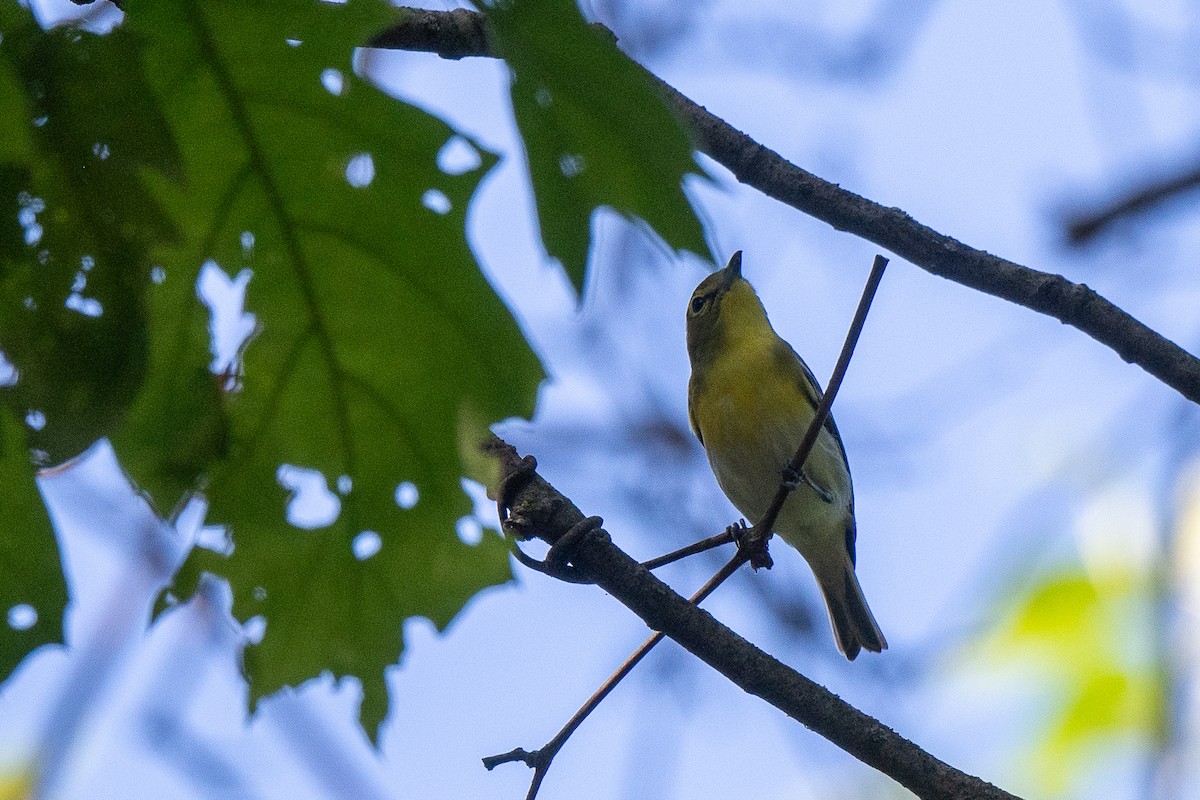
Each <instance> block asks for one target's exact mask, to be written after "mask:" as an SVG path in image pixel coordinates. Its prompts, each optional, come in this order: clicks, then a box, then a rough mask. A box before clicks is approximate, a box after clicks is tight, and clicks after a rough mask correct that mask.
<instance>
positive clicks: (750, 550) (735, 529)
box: [726, 519, 775, 569]
mask: <svg viewBox="0 0 1200 800" xmlns="http://www.w3.org/2000/svg"><path fill="white" fill-rule="evenodd" d="M726 531H727V532H728V533H729V535H730V536H732V537H733V542H734V544H736V545H737V549H738V552H739V553H742V554H744V555H745V556H746V560H747V561H749V562H750V566H751V567H753V568H754V569H762V568H763V567H765V568H767V569H770V568H771V567H773V566H774V565H775V562H774V561H773V560H771V553H770V552H769V551H768V550H767V539H768V538H770V536H769V535H768V536H764V535H762V534H760V533H759V532H758V528H757V527H753V528H751V527H748V526H747V525H746V520H744V519H740V520H738V521H737V522H735V523H734V524H732V525H730V526H729V527H728V528H727V529H726Z"/></svg>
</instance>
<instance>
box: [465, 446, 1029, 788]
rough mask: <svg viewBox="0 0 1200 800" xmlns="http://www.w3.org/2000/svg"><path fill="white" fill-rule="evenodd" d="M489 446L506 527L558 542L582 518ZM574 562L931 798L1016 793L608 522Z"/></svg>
mask: <svg viewBox="0 0 1200 800" xmlns="http://www.w3.org/2000/svg"><path fill="white" fill-rule="evenodd" d="M487 450H488V452H489V453H490V454H492V455H493V456H495V457H496V458H497V459H498V461H499V464H500V476H501V477H500V480H501V484H506V483H507V482H509V481H511V480H513V478H512V477H510V476H514V475H515V476H517V479H516V483H515V484H514V487H513V488H512V490H511V493H510V494H509V496H508V503H509V508H510V509H511V510H510V512H509V514H508V518H507V520H506V521H505V523H504V525H505V529H506V530H507V531H508V532H509V533H511V534H513V535H515V536H517V537H519V538H532V537H537V538H539V539H542V540H543V541H546V542H548V543H550V544H551V545H553V544H554V543H555V542H557V541H558V539H559V538H560V537H561V536H563V535H564V534H565V533H566V531H568V530H570V529H571V528H572V527H574V526H575V525H577V524H578V523H579V522H580V521H581V520H583V519H584V516H583V513H582V512H580V510H579V509H578V508H576V507H575V504H574V503H572V502H571V501H570V500H569V499H567V498H566V497H564V496H563V495H561V494H559V492H558V491H557V490H555V489H554V487H553V486H551V485H550V484H549V483H547V482H546V481H545V480H544V479H543V478H542V477H541V476H540V475H538V474H537V473H536V472H535V471H532V470H531V469H530V463H531V462H527V461H525V460H524V459H522V458H521V457H520V456H518V455H517V451H516V450H515V449H514V448H513V447H512V446H511V445H509V444H507V443H505V442H502V441H500V440H499V439H493V440H492V441H491V442H490V443H489V444H488V445H487ZM570 559H571V563H572V564H573V565H574V566H575V567H577V568H578V569H580V570H583V571H584V572H585V573H586V574H587V575H588V577H590V578H591V579H592V580H594V581H595V582H596V584H597V585H598V586H600V588H602V589H604V590H605V591H606V592H608V593H609V594H611V595H612V596H613V597H615V598H616V599H617V600H619V601H621V603H623V604H624V605H625V606H627V607H628V608H629V609H630V610H632V611H633V612H634V613H635V614H637V615H638V616H639V617H641V618H642V619H643V620H644V621H645V622H646V624H647V625H648V626H649V627H650V628H651V629H652V630H655V631H661V632H663V633H665V634H666V635H667V636H670V637H671V638H672V639H674V640H675V641H676V642H678V643H679V644H681V645H682V646H683V647H684V648H686V649H687V650H688V651H689V652H691V653H692V654H693V655H695V656H696V657H697V658H699V659H700V660H701V661H703V662H705V663H706V664H708V665H709V666H711V667H712V668H713V669H715V670H717V671H718V672H720V673H721V674H722V675H724V676H725V677H726V678H728V679H729V680H730V681H732V682H733V683H735V684H736V685H737V686H739V687H741V688H742V689H743V690H744V691H746V692H749V693H750V694H753V695H755V696H757V697H761V698H762V699H763V700H766V701H767V702H768V703H770V704H771V705H773V706H775V707H776V708H778V709H779V710H781V711H783V712H784V713H785V714H787V715H788V716H789V717H791V718H792V719H795V720H796V721H797V722H800V723H801V724H803V725H804V726H806V727H808V728H809V729H811V730H813V731H815V732H816V733H818V734H820V735H821V736H824V737H825V738H826V739H828V740H829V741H831V742H833V743H834V744H836V745H837V746H838V747H840V748H842V749H843V750H845V751H846V752H847V753H849V754H850V755H852V756H854V757H855V758H857V759H859V760H860V761H862V762H863V763H865V764H868V765H870V766H872V767H874V768H875V769H877V770H879V771H880V772H883V773H884V774H885V775H888V776H889V777H891V778H892V779H894V780H895V781H897V782H898V783H900V784H901V785H902V786H904V787H905V788H907V789H908V790H909V791H911V792H913V793H914V794H916V795H917V796H918V797H920V798H924V799H925V800H968V798H970V800H1017V799H1016V798H1015V797H1014V795H1011V794H1009V793H1008V792H1005V791H1003V790H1002V789H999V788H997V787H995V786H993V785H992V784H990V783H987V782H986V781H983V780H981V779H979V778H976V777H973V776H971V775H967V774H966V773H964V772H961V771H960V770H957V769H955V768H954V767H952V766H950V765H949V764H947V763H945V762H944V761H941V760H939V759H937V758H935V757H934V756H932V755H930V754H929V753H927V752H925V751H924V750H922V749H921V748H920V747H918V746H917V745H915V744H913V743H912V742H910V741H909V740H907V739H905V738H904V737H902V736H900V735H899V734H898V733H896V732H895V731H893V730H892V729H891V728H889V727H887V726H886V725H884V724H883V723H881V722H879V721H878V720H876V719H874V718H873V717H870V716H868V715H867V714H864V713H863V712H861V711H859V710H858V709H856V708H854V707H853V706H851V705H850V704H849V703H846V702H845V701H844V700H842V699H841V698H839V697H838V696H837V695H835V694H833V693H832V692H830V691H829V690H828V689H825V688H824V687H822V686H820V685H818V684H816V683H814V682H812V681H810V680H809V679H808V678H805V677H804V676H803V675H801V674H800V673H798V672H796V671H795V670H793V669H792V668H791V667H788V666H787V665H785V664H783V663H781V662H780V661H777V660H776V659H775V658H773V657H771V656H770V655H768V654H767V653H765V652H763V651H762V650H760V649H759V648H757V647H755V646H754V645H753V644H751V643H750V642H748V641H746V640H745V639H743V638H742V637H741V636H739V635H738V634H736V633H734V632H733V631H732V630H730V629H729V628H727V627H725V626H724V625H722V624H721V623H720V622H718V621H717V620H716V619H714V618H713V617H712V615H710V614H709V613H708V612H707V611H705V610H703V609H701V608H699V607H697V606H695V605H692V604H691V603H689V602H688V601H687V600H686V599H684V598H683V597H681V596H680V595H678V594H676V593H675V592H674V591H673V590H672V589H671V587H669V586H667V585H666V584H665V583H663V582H662V581H660V580H659V579H658V578H656V577H654V575H652V574H651V573H650V571H649V570H647V569H645V568H644V567H642V566H641V565H640V564H638V563H637V562H636V561H634V560H633V559H632V558H630V557H629V556H628V555H626V554H625V553H624V552H623V551H621V550H620V549H619V548H617V547H616V546H615V545H614V544H613V543H612V540H611V539H610V538H609V535H608V534H607V533H606V532H605V531H603V530H602V529H600V528H594V529H592V530H591V532H590V533H588V534H587V535H585V536H583V537H581V538H580V540H579V541H578V542H577V543H576V544H575V545H574V547H573V548H572V550H571V553H570Z"/></svg>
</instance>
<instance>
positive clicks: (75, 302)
mask: <svg viewBox="0 0 1200 800" xmlns="http://www.w3.org/2000/svg"><path fill="white" fill-rule="evenodd" d="M64 305H66V307H67V308H69V309H71V310H72V311H78V312H79V313H80V314H83V315H84V316H85V317H93V318H94V317H99V316H101V315H102V314H104V306H103V305H102V304H101V303H100V301H99V300H97V299H96V298H94V297H84V296H83V295H81V294H79V292H73V293H71V294H69V295H67V301H66V303H65V304H64Z"/></svg>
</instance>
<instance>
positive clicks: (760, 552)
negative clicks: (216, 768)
mask: <svg viewBox="0 0 1200 800" xmlns="http://www.w3.org/2000/svg"><path fill="white" fill-rule="evenodd" d="M887 263H888V260H887V259H886V258H884V257H883V256H881V255H877V256H875V261H874V263H873V264H872V265H871V274H870V275H869V276H868V277H867V282H866V285H865V286H864V287H863V293H862V297H861V298H860V299H859V301H858V309H857V310H856V311H855V312H854V319H853V320H852V321H851V323H850V329H849V330H848V331H847V332H846V340H845V342H843V343H842V352H841V354H840V355H839V356H838V360H837V364H836V365H835V366H834V368H833V375H832V376H830V378H829V384H828V387H827V388H826V391H825V394H824V396H822V398H821V402H820V403H818V404H817V410H816V413H815V414H814V415H813V418H812V421H811V422H809V424H808V430H806V431H805V433H804V438H803V439H801V440H800V446H799V447H798V448H797V449H796V454H795V455H794V456H792V460H791V462H789V466H790V467H791V469H792V471H793V472H795V473H799V472H800V470H801V469H803V468H804V462H805V461H806V460H807V459H808V455H809V453H811V452H812V449H813V446H814V445H815V444H816V442H817V437H818V436H819V435H820V433H821V428H822V427H823V426H824V425H825V420H826V419H828V417H829V412H830V410H831V409H832V408H833V400H834V398H835V397H837V393H838V389H839V388H841V385H842V379H843V378H844V377H845V375H846V370H847V369H848V368H849V366H850V359H851V357H852V356H853V355H854V348H855V346H857V344H858V338H859V336H860V335H861V334H862V329H863V325H864V324H865V323H866V320H867V312H868V311H870V309H871V302H872V301H873V300H874V299H875V291H876V290H877V289H878V288H879V282H880V281H881V280H882V279H883V272H884V270H885V269H886V268H887ZM794 488H795V485H794V484H789V483H788V482H787V481H785V480H782V479H781V480H780V482H779V489H778V490H777V491H776V493H775V499H774V501H773V502H772V503H771V505H770V507H769V508H768V509H767V513H766V514H765V515H764V516H763V518H762V520H761V521H760V523H759V524H758V525H755V526H754V528H753V529H752V530H751V532H750V534H751V535H749V536H745V537H742V538H741V540H740V546H739V547H738V551H737V553H736V554H735V555H734V557H733V558H731V559H730V560H729V562H728V563H726V564H725V566H723V567H721V569H720V570H719V571H718V572H717V574H715V575H713V576H712V578H710V579H709V580H708V582H707V583H705V584H704V586H702V587H701V588H700V590H699V591H697V592H696V593H695V594H694V595H692V597H691V598H690V599H689V600H688V602H689V603H691V604H692V605H699V604H700V603H701V602H703V601H704V599H705V598H707V597H708V596H709V595H710V594H712V593H713V592H714V591H716V589H717V587H719V586H720V585H721V584H722V583H724V582H725V581H726V580H728V578H729V576H731V575H733V573H735V572H737V570H738V568H739V567H741V566H742V565H743V564H745V563H746V562H748V561H749V562H751V563H752V564H754V565H755V566H760V565H761V566H769V565H770V557H769V556H768V555H767V554H766V544H767V539H769V538H770V535H771V534H770V531H771V527H772V526H773V525H774V524H775V518H776V517H777V516H778V515H779V510H780V509H781V508H782V507H783V503H784V501H785V500H786V499H787V497H788V495H789V494H790V493H791V491H792V490H793V489H794ZM577 529H578V525H576V526H573V528H572V530H577ZM755 531H764V533H760V534H758V536H757V537H755V536H753V534H754V532H755ZM733 538H734V535H733V527H732V526H731V527H730V529H729V530H726V531H725V532H724V533H721V534H718V535H717V536H713V537H711V538H709V539H705V540H703V541H701V542H697V543H696V545H693V546H692V547H693V548H696V547H699V549H697V550H695V552H702V551H703V550H707V549H710V548H711V547H715V546H717V545H719V544H723V543H724V542H722V541H720V540H722V539H725V540H726V541H731V540H733ZM714 543H715V544H714ZM688 549H691V548H683V550H678V551H676V552H675V553H669V554H667V556H664V557H663V558H670V557H675V556H678V554H679V553H682V552H684V551H686V550H688ZM680 557H682V556H680ZM672 560H678V559H677V558H673V559H672ZM656 562H658V563H659V564H661V563H668V562H664V561H663V559H662V558H659V559H653V560H652V561H649V562H646V564H654V563H656ZM646 564H643V565H642V567H643V568H645V569H647V570H649V569H650V568H651V567H649V566H646ZM663 635H664V634H663V633H662V632H661V631H660V632H657V633H655V634H654V635H653V636H651V637H650V638H649V639H647V640H646V641H645V642H643V643H642V646H641V647H639V648H638V649H637V650H636V651H634V653H633V655H631V656H629V658H627V659H625V662H624V663H623V664H621V666H620V667H618V668H617V671H616V672H614V673H613V674H612V675H610V676H609V678H608V680H606V681H605V682H604V683H603V684H602V685H601V686H600V688H599V689H597V690H596V692H595V693H594V694H593V695H592V696H591V697H590V698H588V700H587V702H586V703H584V704H583V705H582V706H581V707H580V708H579V710H578V711H576V712H575V714H574V715H573V716H572V717H571V719H570V720H568V721H567V724H566V725H564V726H563V727H562V729H561V730H560V731H559V732H558V733H557V734H555V736H554V738H553V739H551V740H550V741H549V742H547V743H546V744H545V745H543V746H542V747H540V748H538V749H537V750H534V751H532V752H530V751H527V750H525V749H524V748H520V747H518V748H517V749H515V750H511V751H509V752H508V753H503V754H501V755H495V756H488V757H487V758H484V759H483V765H484V766H485V767H486V768H487V769H489V770H490V769H493V768H495V767H496V766H498V765H500V764H506V763H509V762H511V761H521V762H524V763H525V765H526V766H529V767H532V768H533V778H532V779H531V781H530V785H529V793H528V794H527V795H526V798H525V800H535V798H536V797H537V793H538V790H539V789H540V788H541V786H542V781H544V780H545V779H546V773H547V772H548V771H549V770H550V765H551V764H552V763H554V757H555V756H557V755H558V752H559V751H560V750H562V748H563V745H565V744H566V743H567V740H568V739H570V738H571V735H572V734H574V733H575V731H576V730H577V729H578V728H579V726H580V725H582V724H583V721H584V720H586V719H587V718H588V716H589V715H590V714H591V713H592V712H593V711H595V710H596V708H597V707H598V706H599V705H600V703H602V702H603V701H604V698H606V697H608V695H609V694H610V693H611V692H612V690H613V689H615V688H617V684H619V683H620V682H621V681H622V680H624V678H625V676H626V675H628V674H629V673H630V672H632V671H633V668H634V667H636V666H637V665H638V663H639V662H640V661H641V660H642V659H643V658H645V657H646V655H647V654H649V652H650V651H651V650H653V649H654V647H655V645H657V644H658V643H659V642H661V641H662V639H663Z"/></svg>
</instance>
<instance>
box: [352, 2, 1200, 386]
mask: <svg viewBox="0 0 1200 800" xmlns="http://www.w3.org/2000/svg"><path fill="white" fill-rule="evenodd" d="M369 45H370V46H371V47H382V48H389V49H401V50H418V51H423V52H430V53H437V54H439V55H441V56H443V57H445V58H463V57H466V56H492V57H494V56H495V55H496V54H495V52H494V51H493V49H492V47H491V45H490V43H489V40H488V36H487V28H486V26H485V24H484V20H483V16H482V15H481V14H478V13H477V12H474V11H466V10H462V9H459V10H455V11H426V10H423V9H413V8H406V9H404V16H403V18H402V19H401V21H400V22H399V23H398V24H397V25H395V26H394V27H392V28H391V29H389V30H387V31H385V32H384V33H381V34H380V35H378V36H376V37H375V38H374V39H372V40H371V41H370V43H369ZM645 74H646V75H647V77H648V79H649V80H650V81H651V82H652V83H653V84H654V85H655V86H656V87H657V88H658V89H659V91H660V92H661V93H662V95H663V97H664V98H665V99H666V101H667V103H668V105H669V106H671V108H673V109H674V110H675V113H676V114H677V115H678V116H679V118H680V119H681V120H682V121H683V123H684V125H685V126H686V127H687V128H688V129H689V130H690V131H691V133H692V136H693V137H694V139H695V144H696V147H697V148H698V149H699V150H700V151H701V152H704V153H706V154H707V155H709V156H710V157H712V158H713V159H715V160H716V161H718V162H720V163H721V164H723V165H725V167H727V168H728V169H729V170H730V171H731V172H733V174H734V175H735V176H737V179H738V180H739V181H741V182H742V183H744V184H746V185H747V186H752V187H754V188H755V189H758V190H759V191H761V192H762V193H763V194H766V195H767V196H769V197H773V198H775V199H776V200H779V201H780V202H782V203H786V204H787V205H790V206H792V207H793V208H795V209H797V210H799V211H802V212H804V213H805V214H808V215H810V216H812V217H815V218H817V219H819V220H821V221H823V222H826V223H828V224H829V225H831V226H833V227H834V228H836V229H837V230H840V231H846V232H848V233H852V234H854V235H855V236H859V237H861V238H863V239H866V240H868V241H870V242H874V243H875V244H878V245H879V246H881V247H885V248H887V249H888V250H891V251H892V252H893V253H895V254H896V255H898V256H901V257H902V258H904V259H906V260H908V261H910V262H912V263H913V264H915V265H917V266H918V267H921V268H922V269H924V270H926V271H927V272H930V273H932V274H934V275H939V276H941V277H943V278H947V279H949V280H952V281H955V282H956V283H961V284H962V285H964V286H968V287H970V288H972V289H977V290H979V291H981V292H985V293H987V294H990V295H994V296H995V297H999V298H1001V299H1004V300H1008V301H1010V302H1012V303H1016V304H1018V305H1022V306H1025V307H1026V308H1029V309H1032V310H1034V311H1038V312H1040V313H1042V314H1046V315H1048V316H1051V317H1054V318H1055V319H1057V320H1059V321H1060V322H1063V323H1065V324H1067V325H1071V326H1072V327H1075V328H1078V329H1079V330H1081V331H1083V332H1084V333H1086V334H1088V335H1089V336H1091V337H1092V338H1093V339H1095V340H1096V341H1098V342H1100V343H1101V344H1104V345H1106V346H1108V347H1109V348H1111V349H1112V350H1114V351H1115V352H1116V353H1117V355H1119V356H1120V357H1121V358H1123V359H1124V360H1125V361H1127V362H1129V363H1131V364H1137V365H1138V366H1140V367H1141V368H1142V369H1144V370H1146V371H1147V372H1149V373H1150V374H1151V375H1153V376H1154V377H1156V378H1158V379H1159V380H1160V381H1162V382H1163V383H1165V384H1167V385H1168V386H1170V387H1172V388H1173V389H1175V390H1176V391H1178V392H1179V393H1180V394H1182V395H1183V396H1184V397H1186V398H1188V399H1189V400H1191V401H1193V402H1196V403H1200V359H1197V358H1196V357H1195V356H1193V355H1191V354H1190V353H1188V352H1187V351H1186V350H1184V349H1183V348H1181V347H1180V346H1179V345H1177V344H1175V343H1174V342H1172V341H1171V340H1169V339H1167V338H1165V337H1164V336H1162V335H1161V334H1159V333H1157V332H1155V331H1154V330H1152V329H1151V328H1149V327H1147V326H1146V325H1144V324H1143V323H1141V322H1139V321H1138V320H1136V319H1134V318H1133V317H1132V316H1130V315H1129V314H1127V313H1126V312H1124V311H1122V310H1121V309H1120V308H1118V307H1117V306H1115V305H1113V304H1112V303H1110V302H1109V301H1108V300H1106V299H1105V298H1103V297H1102V296H1100V295H1099V294H1097V293H1096V292H1094V291H1092V290H1091V289H1089V288H1088V287H1087V286H1086V285H1084V284H1080V283H1073V282H1071V281H1068V280H1067V279H1066V278H1064V277H1063V276H1061V275H1053V274H1050V273H1046V272H1040V271H1038V270H1034V269H1030V268H1028V267H1023V266H1021V265H1019V264H1016V263H1014V262H1012V261H1007V260H1005V259H1003V258H999V257H997V256H993V255H991V254H989V253H986V252H984V251H982V250H976V249H974V248H972V247H969V246H967V245H965V244H963V243H962V242H959V241H956V240H955V239H952V238H950V237H949V236H945V235H944V234H941V233H938V232H937V231H935V230H933V229H932V228H929V227H927V226H925V225H922V224H921V223H919V222H917V221H916V220H914V219H913V218H912V217H910V216H909V215H908V214H906V213H904V212H903V211H901V210H900V209H898V208H887V207H885V206H882V205H880V204H879V203H875V202H873V201H871V200H867V199H866V198H864V197H860V196H859V195H856V194H854V193H853V192H849V191H847V190H845V189H843V188H841V187H840V186H837V185H836V184H833V183H830V182H828V181H825V180H822V179H821V178H818V177H817V176H816V175H813V174H812V173H810V172H807V171H805V170H803V169H801V168H800V167H797V166H795V165H794V164H792V163H790V162H789V161H787V159H785V158H783V157H782V156H780V155H779V154H778V153H776V152H775V151H773V150H770V149H769V148H767V147H764V146H763V145H761V144H759V143H758V142H756V141H754V140H753V139H751V138H750V137H749V136H747V135H746V134H744V133H742V132H741V131H738V130H737V129H735V128H734V127H733V126H731V125H729V123H727V122H725V121H724V120H722V119H720V118H719V117H717V116H715V115H713V114H710V113H709V112H708V111H707V110H706V109H705V108H704V107H703V106H700V105H697V104H696V103H694V102H692V101H691V100H689V99H688V98H687V97H685V96H684V95H682V94H680V93H679V92H677V91H676V90H675V89H673V88H672V87H670V86H669V85H667V84H666V83H664V82H662V81H661V80H659V79H658V78H656V77H655V76H653V75H652V74H650V73H649V72H646V73H645Z"/></svg>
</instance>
